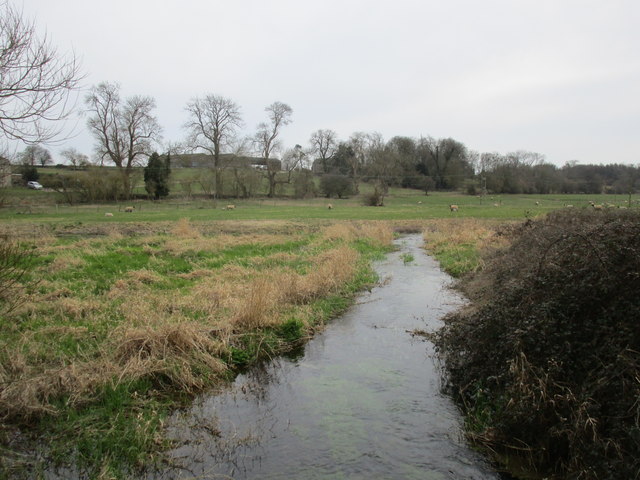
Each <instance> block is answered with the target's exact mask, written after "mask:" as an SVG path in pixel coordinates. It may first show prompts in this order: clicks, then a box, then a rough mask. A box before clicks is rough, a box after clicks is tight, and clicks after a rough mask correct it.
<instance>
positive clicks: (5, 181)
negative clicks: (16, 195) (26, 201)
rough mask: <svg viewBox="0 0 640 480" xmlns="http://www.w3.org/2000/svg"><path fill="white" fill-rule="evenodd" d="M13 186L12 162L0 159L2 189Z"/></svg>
mask: <svg viewBox="0 0 640 480" xmlns="http://www.w3.org/2000/svg"><path fill="white" fill-rule="evenodd" d="M10 186H11V162H9V160H7V159H6V158H3V157H0V188H2V187H10Z"/></svg>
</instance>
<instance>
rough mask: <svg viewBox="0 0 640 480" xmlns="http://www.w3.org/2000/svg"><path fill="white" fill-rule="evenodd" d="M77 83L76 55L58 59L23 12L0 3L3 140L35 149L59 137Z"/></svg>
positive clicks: (0, 81)
mask: <svg viewBox="0 0 640 480" xmlns="http://www.w3.org/2000/svg"><path fill="white" fill-rule="evenodd" d="M81 79H82V75H81V74H80V67H79V64H78V62H77V60H76V58H75V56H74V55H69V56H64V55H60V54H59V53H58V52H57V51H56V49H55V48H54V47H53V46H52V45H51V43H50V42H49V39H48V38H47V36H46V35H45V36H43V37H42V38H39V37H38V35H36V29H35V25H34V23H33V22H31V21H29V20H27V19H25V18H24V17H23V15H22V12H20V11H18V10H16V9H15V8H14V7H12V6H11V5H10V4H9V2H6V1H0V132H2V136H3V137H4V139H5V140H21V141H23V142H25V143H29V144H34V143H39V142H45V141H48V140H51V139H53V138H54V137H55V136H56V135H58V134H59V133H60V131H61V129H62V128H63V126H61V124H60V122H59V121H60V120H64V119H65V118H67V117H68V116H69V114H70V113H71V110H72V107H73V103H74V100H75V95H73V94H74V91H75V90H76V89H77V88H78V86H79V83H80V80H81ZM56 121H58V122H57V123H56Z"/></svg>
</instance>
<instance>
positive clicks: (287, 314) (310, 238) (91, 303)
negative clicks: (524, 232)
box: [0, 190, 635, 478]
mask: <svg viewBox="0 0 640 480" xmlns="http://www.w3.org/2000/svg"><path fill="white" fill-rule="evenodd" d="M19 193H20V194H23V193H25V192H23V191H22V190H21V191H20V192H19ZM41 194H43V195H47V196H49V198H50V200H51V199H52V198H53V195H55V194H53V193H52V192H34V191H26V193H25V194H24V196H23V197H21V200H20V202H19V205H18V206H12V207H8V208H4V209H0V235H3V236H5V238H6V239H9V241H11V240H10V239H15V241H18V242H20V244H21V245H22V246H23V247H25V248H28V251H29V252H31V254H29V255H28V256H27V259H26V260H21V261H25V262H27V263H28V268H27V270H26V272H27V273H26V276H25V277H24V278H23V279H21V281H20V282H19V283H18V284H17V285H16V288H15V289H14V290H12V291H11V292H9V293H10V294H9V295H6V293H7V292H4V293H5V296H4V300H0V307H3V310H2V311H0V313H2V315H1V318H0V328H2V332H3V334H2V336H1V337H0V424H1V426H2V429H1V430H0V477H1V476H2V475H3V474H5V475H9V474H15V473H16V472H17V473H18V474H20V473H21V472H22V473H24V474H25V475H27V476H36V477H37V474H38V472H37V468H38V465H34V459H35V458H36V457H38V456H39V455H46V457H48V458H50V459H51V461H54V462H63V463H64V462H69V461H71V462H76V463H77V464H78V465H79V466H81V467H83V468H87V469H88V470H89V471H90V472H92V473H91V475H92V476H93V477H101V478H124V477H126V476H127V475H128V474H131V473H132V472H134V473H135V471H136V468H139V467H141V466H143V465H148V464H149V463H150V462H153V461H155V460H157V459H159V458H161V456H160V454H161V452H162V451H163V450H164V449H166V448H167V447H168V445H167V444H166V441H165V440H164V437H163V435H162V422H163V418H164V417H165V416H166V415H167V414H168V412H169V411H170V410H171V409H172V408H175V407H176V406H179V405H181V404H183V403H184V402H188V401H189V399H190V398H192V397H193V395H194V394H195V393H197V392H199V391H202V390H203V389H206V388H211V387H212V386H213V385H216V384H219V383H220V382H224V381H226V380H228V379H229V378H232V377H233V375H234V374H235V373H236V372H237V371H238V369H241V368H243V367H244V366H246V365H248V364H250V363H252V362H255V361H256V360H257V359H260V358H264V357H268V356H272V355H276V354H279V353H281V352H284V351H286V350H287V349H290V348H293V347H294V346H296V345H298V344H299V343H300V342H302V341H304V339H305V338H307V337H308V336H310V335H312V334H313V333H314V331H316V330H317V329H318V328H322V325H323V323H324V322H326V321H327V320H328V319H330V318H331V317H333V316H335V315H336V313H337V312H339V311H341V310H343V309H344V308H346V307H347V306H348V305H349V304H350V300H351V298H353V296H354V295H355V293H356V292H357V291H358V290H360V289H362V288H365V287H366V286H367V285H371V284H372V283H373V282H375V277H374V275H373V274H372V271H371V269H370V263H371V261H372V260H373V259H374V258H379V257H380V256H381V255H383V254H384V252H386V251H388V250H389V248H390V244H391V240H392V236H393V231H394V230H395V231H396V232H402V231H409V230H411V231H424V232H425V239H426V241H427V245H428V249H429V251H430V252H431V253H433V254H434V255H436V257H437V258H438V259H439V260H440V261H441V262H442V265H443V268H445V269H447V271H449V272H450V273H452V274H453V275H458V274H461V273H463V272H465V271H469V270H473V269H476V268H479V267H480V266H481V260H480V256H479V255H478V251H479V249H482V248H485V247H487V246H489V245H495V243H496V242H497V241H500V239H499V238H498V237H497V236H496V235H494V229H493V226H495V225H497V224H499V223H501V222H504V221H512V220H518V219H524V218H527V217H534V216H538V215H542V214H544V213H546V212H548V211H551V210H553V209H557V208H564V207H565V205H567V204H570V205H574V208H587V207H588V205H589V201H591V200H592V199H593V198H592V196H534V195H531V196H528V195H521V196H496V197H493V198H492V197H486V198H478V197H472V196H463V195H457V194H448V193H437V194H431V195H429V196H425V195H424V194H423V193H422V192H418V191H407V190H392V191H391V192H390V196H389V197H388V198H387V199H386V200H385V206H384V207H364V206H363V205H362V200H361V198H359V197H353V198H350V199H346V200H336V199H331V200H327V199H320V198H316V199H311V200H299V201H293V200H282V199H277V200H267V199H261V200H247V201H236V200H233V204H234V205H235V208H234V209H226V206H227V204H228V203H230V202H227V201H218V202H217V204H216V203H214V202H213V201H212V200H205V199H202V200H195V201H183V200H179V199H170V200H167V201H163V202H157V203H156V202H148V201H136V202H133V203H131V204H132V205H135V207H136V209H135V211H134V212H133V213H126V212H124V207H125V206H126V205H128V204H119V205H118V204H114V205H91V206H85V205H82V206H72V207H69V206H63V205H57V204H56V203H55V202H51V201H50V202H41V201H40V200H41V198H42V197H40V195H41ZM625 200H626V197H624V198H623V197H621V196H618V197H614V196H609V197H605V196H598V197H597V198H596V202H597V203H611V204H616V205H623V202H624V201H625ZM634 200H635V199H634ZM536 202H537V203H536ZM328 203H331V204H332V206H333V208H332V209H328V208H327V204H328ZM450 204H457V205H458V206H459V210H458V212H451V210H450V209H449V205H450ZM107 212H109V213H112V214H113V216H109V217H107V216H105V213H107ZM23 265H24V264H23ZM15 299H21V300H22V302H18V303H16V304H15V305H13V306H14V307H15V308H14V309H13V310H12V311H10V312H9V311H8V308H6V307H7V306H8V305H9V304H12V301H13V300H15ZM32 438H40V441H42V440H43V439H44V443H46V444H47V445H48V447H47V449H46V451H38V452H32V451H30V449H31V448H32V447H33V442H32V441H31V440H30V439H32ZM25 452H26V455H25ZM34 468H35V470H34Z"/></svg>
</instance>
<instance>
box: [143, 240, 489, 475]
mask: <svg viewBox="0 0 640 480" xmlns="http://www.w3.org/2000/svg"><path fill="white" fill-rule="evenodd" d="M399 243H400V245H401V249H400V251H398V252H396V253H394V254H392V255H390V256H389V257H388V258H387V259H386V260H385V261H383V262H380V263H379V264H378V265H377V266H376V268H377V270H378V273H379V275H380V276H381V278H385V279H387V281H385V282H382V283H381V285H380V286H379V287H377V288H374V289H373V290H372V291H371V292H369V293H367V294H364V295H362V297H361V298H360V299H359V302H358V304H357V305H356V306H354V307H353V308H352V309H350V310H349V312H348V313H346V314H345V315H343V316H342V317H340V318H339V319H336V320H335V321H334V322H333V323H332V324H331V325H330V326H329V327H328V328H327V330H326V331H325V332H323V333H322V334H320V335H318V336H317V337H315V338H314V339H312V340H311V341H310V342H309V343H308V344H306V345H305V347H304V349H303V353H304V354H303V355H301V356H293V357H289V358H280V359H277V360H274V361H271V362H268V363H265V364H263V365H260V366H259V367H256V368H253V369H250V370H249V371H247V372H246V373H244V374H242V375H240V376H239V377H238V378H237V380H236V381H235V382H234V384H233V386H232V387H231V388H230V389H229V390H227V391H224V392H220V393H218V394H214V395H212V394H209V395H208V396H203V397H201V398H199V399H198V400H197V401H196V402H195V403H194V404H193V406H192V407H191V408H190V409H189V410H188V411H187V412H183V413H181V414H177V415H176V416H175V418H173V419H172V421H171V427H170V430H169V433H170V435H171V437H172V438H173V439H175V440H177V441H178V442H179V444H180V447H179V448H176V449H175V450H174V451H172V452H171V458H172V459H173V462H174V464H175V465H176V466H175V467H173V468H169V469H167V470H165V471H163V472H161V473H157V474H155V475H154V476H153V477H152V478H167V479H169V478H171V479H173V478H176V479H178V478H194V477H195V478H237V479H243V478H260V479H276V478H277V479H282V478H305V479H327V478H331V479H342V478H344V479H371V478H374V479H375V478H385V479H386V478H402V479H414V478H415V479H434V480H436V479H438V480H440V479H454V478H455V479H497V478H499V477H498V476H497V475H496V474H495V473H493V472H492V471H491V470H490V469H489V468H488V467H487V466H486V465H485V464H484V462H483V461H482V459H480V458H479V457H478V456H477V455H476V454H475V453H474V452H472V451H471V450H470V449H469V448H468V447H467V446H466V445H465V444H464V442H463V441H462V440H461V435H460V430H459V423H460V418H459V415H458V412H457V410H456V408H455V407H454V405H453V404H452V403H451V401H450V400H449V399H448V398H446V397H444V396H443V395H442V394H441V393H440V376H439V370H438V368H437V367H436V365H435V362H434V359H433V358H432V356H431V355H432V353H433V345H432V344H431V343H430V342H428V341H425V340H424V339H422V338H420V337H414V336H412V335H410V333H409V332H410V331H412V330H414V329H423V330H433V329H435V328H437V327H438V325H439V322H440V320H439V319H440V318H441V317H442V315H443V314H444V313H446V312H447V311H450V310H451V309H453V308H455V307H457V306H459V305H460V303H461V299H460V298H459V297H457V296H456V295H455V294H454V293H452V292H451V291H450V290H447V289H446V288H445V287H446V285H447V283H448V281H449V278H448V277H447V276H446V275H445V274H443V273H442V272H440V270H439V268H438V267H437V265H436V264H435V262H434V261H433V260H432V259H431V258H429V257H428V256H426V255H425V254H424V253H423V251H422V250H421V248H420V245H421V238H420V237H419V236H410V237H405V238H403V239H402V240H401V241H400V242H399ZM404 253H409V254H411V255H412V256H413V258H414V261H413V262H411V264H409V265H405V264H404V262H403V260H402V257H401V255H402V254H404Z"/></svg>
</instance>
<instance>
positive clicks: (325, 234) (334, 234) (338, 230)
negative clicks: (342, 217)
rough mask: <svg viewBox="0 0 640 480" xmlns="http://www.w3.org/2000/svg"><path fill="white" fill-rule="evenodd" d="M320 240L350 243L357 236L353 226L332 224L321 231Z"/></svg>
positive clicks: (349, 224)
mask: <svg viewBox="0 0 640 480" xmlns="http://www.w3.org/2000/svg"><path fill="white" fill-rule="evenodd" d="M322 238H323V239H324V240H329V241H334V240H342V241H345V242H352V241H353V240H355V239H356V238H357V235H356V231H355V228H354V226H353V224H351V223H334V224H333V225H329V226H328V227H326V228H325V229H324V230H323V231H322Z"/></svg>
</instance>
